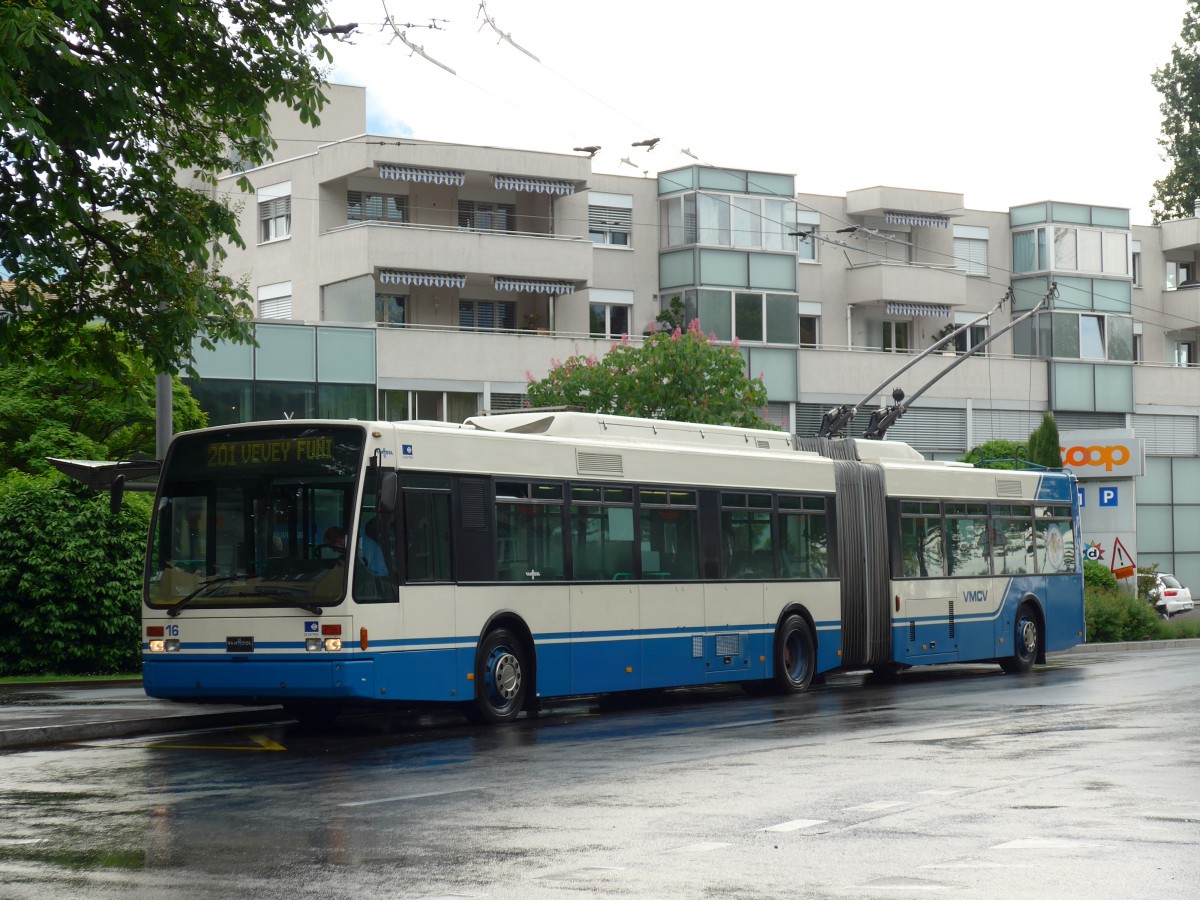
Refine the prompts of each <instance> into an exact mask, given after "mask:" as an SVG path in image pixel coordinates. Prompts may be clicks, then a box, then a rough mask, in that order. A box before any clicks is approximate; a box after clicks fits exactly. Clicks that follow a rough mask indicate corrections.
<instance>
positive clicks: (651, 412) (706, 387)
mask: <svg viewBox="0 0 1200 900" xmlns="http://www.w3.org/2000/svg"><path fill="white" fill-rule="evenodd" d="M526 377H527V378H528V380H529V385H528V395H529V402H530V404H531V405H533V406H577V407H581V408H583V409H586V410H588V411H590V412H603V413H613V414H616V415H622V416H643V417H646V418H651V419H673V420H676V421H680V422H704V423H708V424H714V425H740V426H743V427H749V428H764V427H768V426H767V424H766V422H764V421H763V419H762V418H761V417H760V416H759V415H758V413H757V411H756V410H758V409H761V408H763V407H764V406H766V405H767V389H766V387H765V386H764V385H763V382H762V377H761V376H759V377H758V378H755V379H751V378H748V377H747V376H746V360H745V359H744V358H743V357H742V354H741V353H740V352H739V351H738V349H737V345H736V343H735V344H734V345H733V346H729V345H725V346H722V345H721V344H719V343H718V342H717V339H716V337H715V336H710V337H706V336H705V335H704V333H703V332H702V331H701V330H700V322H699V320H698V319H697V320H693V321H692V323H691V325H689V326H688V330H687V331H683V330H682V329H679V328H676V329H675V330H674V331H672V332H670V333H667V332H657V333H655V334H652V335H651V336H650V337H648V338H646V340H645V341H644V342H643V343H642V344H641V346H635V345H633V344H631V343H629V338H628V337H625V338H624V339H623V340H622V341H621V342H620V343H616V344H613V346H612V349H610V350H609V352H608V353H607V354H606V355H605V356H604V358H603V359H599V360H598V359H596V358H595V357H594V356H582V355H579V356H572V357H571V358H570V359H567V360H566V361H564V362H561V363H559V362H554V363H553V368H552V369H551V370H550V373H549V374H548V375H547V376H546V377H545V378H543V379H541V380H540V381H537V380H535V379H534V378H533V376H532V375H530V374H529V373H526Z"/></svg>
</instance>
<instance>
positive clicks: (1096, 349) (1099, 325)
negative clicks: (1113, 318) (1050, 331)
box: [1062, 316, 1105, 359]
mask: <svg viewBox="0 0 1200 900" xmlns="http://www.w3.org/2000/svg"><path fill="white" fill-rule="evenodd" d="M1062 318H1066V317H1065V316H1063V317H1062ZM1104 354H1105V346H1104V318H1103V317H1102V316H1080V317H1079V357H1080V359H1104Z"/></svg>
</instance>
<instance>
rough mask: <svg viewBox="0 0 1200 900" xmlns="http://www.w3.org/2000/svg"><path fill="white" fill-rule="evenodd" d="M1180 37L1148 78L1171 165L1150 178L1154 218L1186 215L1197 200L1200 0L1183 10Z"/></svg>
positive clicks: (1199, 178) (1199, 186)
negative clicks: (1158, 97)
mask: <svg viewBox="0 0 1200 900" xmlns="http://www.w3.org/2000/svg"><path fill="white" fill-rule="evenodd" d="M1179 37H1180V41H1179V43H1177V44H1175V45H1174V46H1172V47H1171V58H1170V60H1168V61H1167V63H1166V65H1164V66H1162V68H1160V69H1156V70H1155V72H1154V74H1153V75H1152V76H1151V77H1150V82H1151V83H1152V84H1153V85H1154V87H1155V89H1156V90H1157V91H1158V92H1159V94H1161V95H1162V102H1161V103H1160V104H1159V107H1158V108H1159V111H1160V112H1161V113H1162V133H1161V134H1160V135H1159V138H1158V145H1159V146H1160V147H1162V149H1163V151H1164V154H1165V156H1166V158H1167V160H1168V161H1169V162H1170V164H1171V169H1170V171H1169V172H1167V174H1166V176H1165V177H1163V178H1162V179H1161V180H1160V181H1156V182H1154V196H1153V197H1152V198H1151V200H1150V209H1151V212H1152V213H1153V215H1154V222H1155V224H1158V223H1159V222H1162V221H1164V220H1166V219H1180V218H1188V217H1190V216H1192V215H1194V210H1195V207H1196V203H1197V201H1198V200H1200V67H1198V66H1197V65H1196V58H1197V55H1198V54H1200V2H1198V0H1191V2H1190V3H1188V5H1187V10H1186V11H1185V12H1184V16H1183V28H1182V30H1181V32H1180V35H1179Z"/></svg>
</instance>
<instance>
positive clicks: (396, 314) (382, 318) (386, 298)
mask: <svg viewBox="0 0 1200 900" xmlns="http://www.w3.org/2000/svg"><path fill="white" fill-rule="evenodd" d="M407 306H408V298H407V297H397V296H396V295H394V294H376V295H375V321H376V322H378V323H380V324H381V325H404V324H405V322H406V321H407V320H406V312H407Z"/></svg>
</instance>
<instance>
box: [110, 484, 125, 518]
mask: <svg viewBox="0 0 1200 900" xmlns="http://www.w3.org/2000/svg"><path fill="white" fill-rule="evenodd" d="M124 495H125V476H124V475H117V476H115V477H114V478H113V480H112V484H111V485H110V486H109V488H108V511H109V512H110V513H112V514H113V515H114V516H115V515H117V514H118V513H119V512H120V511H121V498H122V497H123V496H124Z"/></svg>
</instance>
